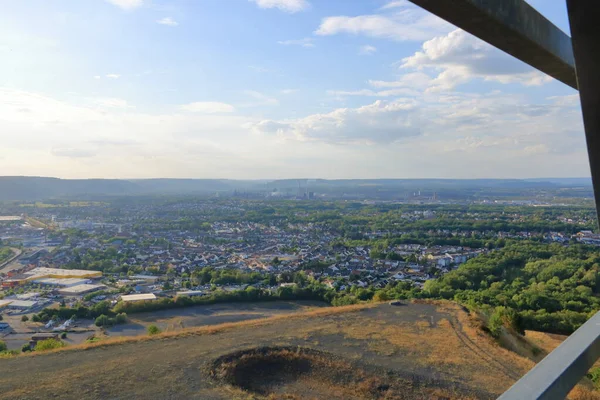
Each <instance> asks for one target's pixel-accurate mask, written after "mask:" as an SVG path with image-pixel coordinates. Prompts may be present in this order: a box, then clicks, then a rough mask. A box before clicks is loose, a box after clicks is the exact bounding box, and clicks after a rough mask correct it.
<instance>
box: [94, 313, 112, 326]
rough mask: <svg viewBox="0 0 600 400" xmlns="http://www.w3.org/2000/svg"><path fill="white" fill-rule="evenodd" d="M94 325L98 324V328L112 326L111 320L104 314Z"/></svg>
mask: <svg viewBox="0 0 600 400" xmlns="http://www.w3.org/2000/svg"><path fill="white" fill-rule="evenodd" d="M94 323H95V324H96V326H109V325H111V323H110V318H108V317H107V316H106V315H104V314H102V315H100V316H99V317H98V318H96V321H94Z"/></svg>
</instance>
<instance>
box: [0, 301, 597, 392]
mask: <svg viewBox="0 0 600 400" xmlns="http://www.w3.org/2000/svg"><path fill="white" fill-rule="evenodd" d="M474 324H475V323H474V322H473V321H472V320H471V319H470V317H469V315H468V314H467V313H466V312H464V311H462V310H461V309H460V308H459V307H458V306H456V305H454V304H452V303H445V304H442V305H432V304H409V305H404V306H391V305H388V304H380V305H361V306H348V307H340V308H324V309H318V310H311V311H307V312H305V313H301V314H300V313H299V314H294V315H280V316H275V317H272V318H270V319H264V320H254V321H244V322H238V323H229V324H222V325H215V326H206V327H201V328H193V329H189V330H184V331H176V332H167V333H164V334H162V335H161V336H158V337H147V336H144V337H137V338H121V339H119V338H115V339H112V340H111V339H109V340H107V341H105V342H99V343H94V344H88V345H83V346H82V347H79V349H77V348H72V349H67V350H61V351H58V352H54V353H47V354H32V355H26V356H20V357H16V358H12V359H4V360H0V387H2V394H0V399H22V398H27V399H47V398H61V399H80V398H86V399H114V398H161V399H171V398H172V399H194V398H197V399H230V398H244V399H246V398H267V397H268V398H271V399H274V398H287V399H301V398H329V399H348V398H354V399H369V398H386V399H396V398H397V399H430V398H439V399H441V398H447V399H459V398H461V399H462V398H481V399H492V398H495V397H496V396H497V395H498V394H499V393H502V392H503V391H504V390H505V389H507V388H508V387H509V386H510V385H511V384H512V383H513V382H514V381H515V380H516V379H518V378H519V377H520V376H521V375H523V374H524V373H525V372H526V371H527V370H528V369H530V368H531V367H532V366H533V362H532V361H531V360H530V359H529V358H527V357H524V356H519V355H517V354H515V353H513V352H511V351H508V350H506V349H504V348H502V347H500V346H498V345H497V344H495V343H494V342H493V341H492V340H491V339H490V338H489V336H487V335H486V334H484V333H482V332H481V331H480V330H479V329H478V328H477V327H476V325H474ZM523 349H525V350H523ZM521 350H522V351H523V352H524V354H525V353H526V352H527V346H524V345H521ZM574 398H575V397H574ZM576 398H583V397H576ZM588 398H593V397H588Z"/></svg>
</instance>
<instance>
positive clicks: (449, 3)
mask: <svg viewBox="0 0 600 400" xmlns="http://www.w3.org/2000/svg"><path fill="white" fill-rule="evenodd" d="M410 1H411V2H413V3H415V4H416V5H418V6H421V7H423V8H424V9H426V10H428V11H430V12H431V13H433V14H435V15H437V16H438V17H441V18H443V19H445V20H446V21H448V22H450V23H452V24H454V25H456V26H457V27H459V28H461V29H463V30H465V31H467V32H469V33H471V34H473V35H475V36H477V37H478V38H480V39H482V40H484V41H486V42H488V43H489V44H491V45H493V46H495V47H497V48H499V49H500V50H503V51H505V52H507V53H508V54H510V55H512V56H514V57H516V58H518V59H519V60H521V61H523V62H525V63H527V64H529V65H531V66H532V67H534V68H537V69H539V70H540V71H542V72H544V73H546V74H548V75H550V76H552V77H553V78H555V79H558V80H559V81H561V82H563V83H564V84H566V85H568V86H571V87H572V88H574V89H577V80H576V78H575V61H574V58H573V49H572V47H571V38H570V37H569V36H568V35H567V34H565V33H564V32H563V31H561V30H560V29H558V28H557V27H556V26H555V25H554V24H552V22H550V21H548V19H546V18H545V17H544V16H543V15H542V14H540V13H539V12H538V11H536V10H535V9H534V8H533V7H531V6H530V5H529V4H527V3H526V2H525V1H524V0H410Z"/></svg>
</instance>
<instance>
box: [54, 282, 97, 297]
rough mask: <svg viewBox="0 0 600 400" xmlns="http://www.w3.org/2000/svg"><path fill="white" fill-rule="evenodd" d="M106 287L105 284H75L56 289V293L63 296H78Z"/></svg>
mask: <svg viewBox="0 0 600 400" xmlns="http://www.w3.org/2000/svg"><path fill="white" fill-rule="evenodd" d="M104 288H106V286H105V285H90V284H87V283H85V284H82V285H75V286H68V287H65V288H62V289H59V290H58V293H60V294H62V295H65V296H79V295H82V294H86V293H91V292H95V291H98V290H101V289H104Z"/></svg>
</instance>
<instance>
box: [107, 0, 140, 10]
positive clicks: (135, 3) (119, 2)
mask: <svg viewBox="0 0 600 400" xmlns="http://www.w3.org/2000/svg"><path fill="white" fill-rule="evenodd" d="M106 1H108V2H109V3H111V4H114V5H115V6H117V7H121V8H122V9H123V10H133V9H134V8H138V7H141V6H142V4H144V0H106Z"/></svg>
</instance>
